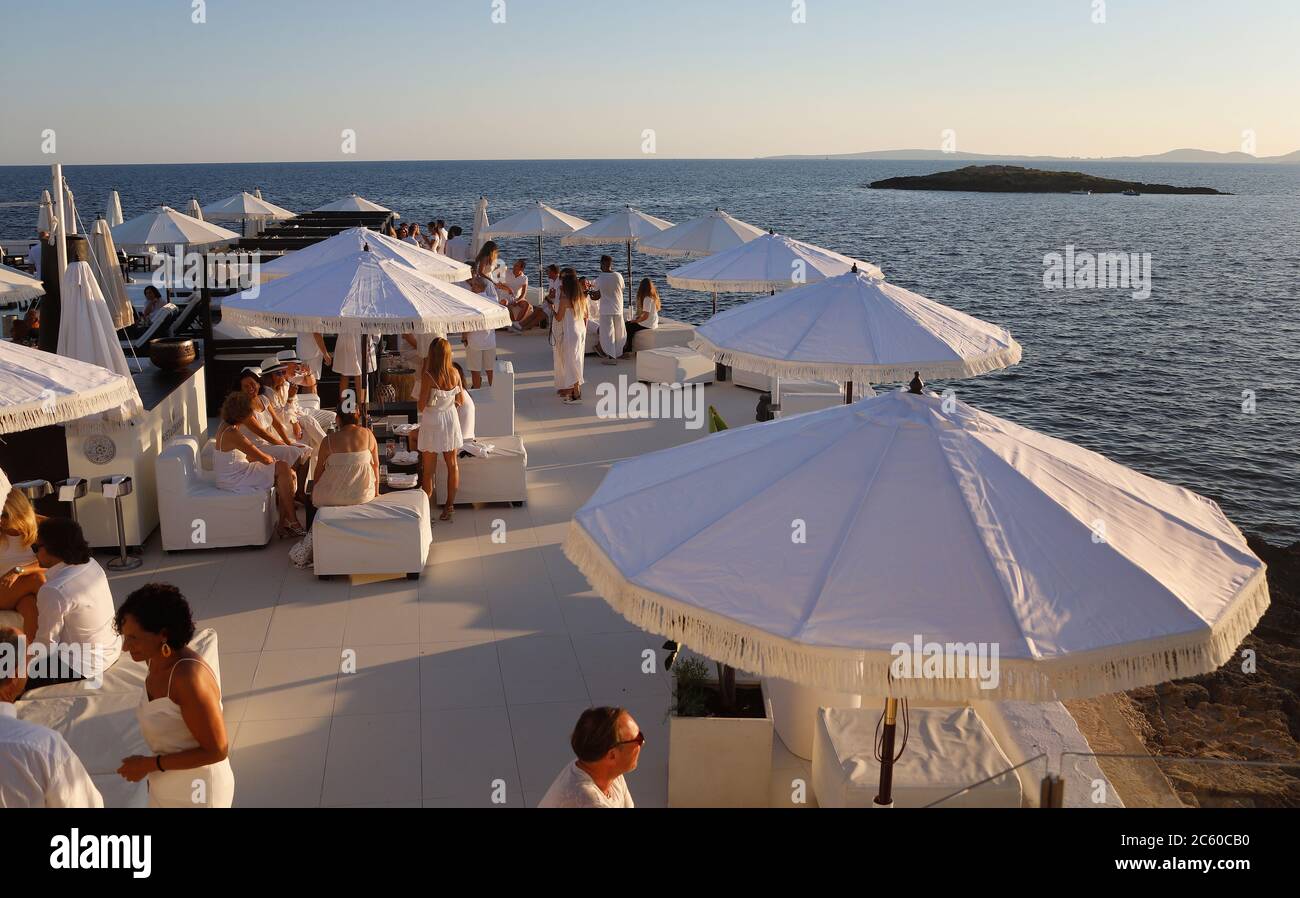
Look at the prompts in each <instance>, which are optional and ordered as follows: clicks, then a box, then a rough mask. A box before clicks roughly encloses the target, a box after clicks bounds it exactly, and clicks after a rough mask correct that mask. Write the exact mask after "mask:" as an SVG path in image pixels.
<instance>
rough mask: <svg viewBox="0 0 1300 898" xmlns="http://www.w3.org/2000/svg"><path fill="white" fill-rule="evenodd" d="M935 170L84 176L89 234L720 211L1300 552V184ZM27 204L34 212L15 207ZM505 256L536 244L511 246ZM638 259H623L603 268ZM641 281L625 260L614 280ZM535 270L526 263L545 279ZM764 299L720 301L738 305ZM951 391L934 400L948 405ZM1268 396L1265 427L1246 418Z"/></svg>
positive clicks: (14, 212) (279, 167) (9, 230)
mask: <svg viewBox="0 0 1300 898" xmlns="http://www.w3.org/2000/svg"><path fill="white" fill-rule="evenodd" d="M948 167H956V165H943V164H937V163H933V162H848V161H816V160H813V161H758V160H754V161H667V160H664V161H657V160H649V161H643V160H634V161H588V162H581V161H557V162H386V163H347V164H342V163H306V164H266V165H142V166H69V167H68V168H67V169H66V171H65V173H66V175H67V176H68V178H69V180H70V183H71V184H72V188H73V190H74V192H75V193H76V196H77V201H78V205H79V207H80V211H81V214H82V217H83V219H87V220H93V218H94V216H95V215H96V214H98V213H100V212H102V210H103V207H104V203H105V201H106V199H107V194H108V191H109V190H110V189H112V188H117V189H118V190H119V191H120V192H121V196H122V205H123V211H124V213H125V214H126V216H127V217H128V218H129V217H131V216H132V215H134V214H137V213H139V212H142V211H145V210H146V209H147V208H149V207H151V206H154V205H157V204H158V203H167V204H169V205H172V206H174V207H176V208H181V209H183V208H184V206H185V204H186V202H187V201H188V199H189V198H190V197H191V196H197V197H199V199H200V201H201V202H211V201H212V200H215V199H219V198H221V197H224V196H227V195H229V194H231V193H233V192H235V191H238V190H241V189H247V190H249V191H251V190H252V189H253V188H254V187H255V186H256V187H261V188H262V191H263V193H264V194H265V196H266V198H267V199H268V200H271V201H272V202H275V203H278V204H279V205H282V206H285V207H287V208H290V209H295V210H302V209H310V208H312V207H314V206H316V205H319V204H321V203H324V202H327V201H330V200H333V199H336V198H338V197H340V196H343V195H345V194H347V193H349V192H353V191H355V192H357V193H360V194H361V195H363V196H366V197H369V198H371V199H374V200H376V201H378V202H380V203H383V204H384V205H387V206H389V207H391V208H394V209H397V210H399V211H400V212H402V214H403V216H404V217H405V219H406V220H414V221H420V222H425V221H428V220H429V219H431V218H434V217H441V218H444V219H447V220H448V221H450V222H451V223H453V224H460V225H461V226H462V227H464V228H465V229H466V230H468V229H469V226H470V224H471V222H472V220H473V209H474V204H475V202H476V201H477V199H478V197H479V196H480V195H486V196H487V197H488V199H489V207H488V211H489V215H490V216H491V217H493V218H498V217H502V216H504V215H506V214H509V213H510V212H511V211H513V210H514V209H515V208H516V207H517V206H518V205H519V204H521V203H524V202H529V201H532V200H536V199H541V200H544V201H545V202H547V203H550V204H551V205H554V206H556V207H558V208H560V209H563V210H565V211H568V212H571V213H574V214H576V215H580V216H582V217H584V218H587V219H591V220H594V219H596V218H598V217H599V216H601V215H603V214H605V213H607V212H608V211H610V210H612V209H614V208H617V207H618V206H619V205H621V204H624V203H631V204H633V205H635V206H637V207H639V208H641V209H642V210H644V211H646V212H649V213H652V214H654V215H658V216H661V217H664V218H667V219H669V220H672V221H684V220H686V219H688V218H691V217H693V216H696V215H699V214H702V213H703V212H705V211H707V210H709V209H712V208H714V207H720V208H723V209H725V210H727V211H728V212H731V213H732V214H734V215H736V216H738V217H739V218H741V219H743V220H745V221H749V222H751V223H753V224H755V225H759V226H762V227H770V228H773V229H775V230H777V231H778V232H780V233H785V234H789V235H790V236H793V237H797V238H799V239H802V240H808V241H810V242H812V243H816V244H819V245H822V246H826V247H828V248H831V249H834V250H837V251H839V252H843V253H846V254H848V255H851V256H855V257H858V258H862V259H866V260H869V261H872V262H875V263H877V264H879V265H880V266H882V267H883V268H884V270H885V274H886V276H887V277H888V278H889V279H890V280H892V281H894V282H896V283H898V284H900V285H902V286H905V287H908V288H910V289H913V290H917V291H919V292H921V293H923V294H925V295H926V296H929V297H932V298H933V299H936V300H938V301H940V302H943V303H946V304H948V305H951V306H954V307H956V308H959V309H962V310H964V311H966V312H969V313H971V314H973V315H976V316H979V317H981V318H985V319H987V320H989V321H993V322H997V323H999V324H1001V325H1003V326H1005V327H1007V328H1009V329H1010V330H1011V332H1012V333H1013V334H1014V335H1015V336H1016V338H1017V339H1018V340H1019V341H1020V342H1021V344H1022V345H1023V346H1024V348H1025V357H1024V361H1023V362H1022V363H1021V364H1020V365H1018V366H1016V367H1015V368H1013V369H1011V370H1009V371H1005V372H1001V373H998V374H992V375H988V376H985V377H980V378H975V379H972V380H967V381H962V382H960V383H954V384H952V386H953V387H954V388H956V389H957V391H958V395H959V396H960V397H961V398H962V399H964V400H966V401H968V402H972V403H974V404H976V405H978V406H980V407H982V408H985V409H987V410H989V411H991V412H993V413H995V414H998V415H1002V416H1005V417H1007V418H1010V419H1012V420H1015V421H1017V422H1019V423H1021V424H1024V425H1027V426H1029V427H1033V428H1035V429H1037V430H1041V431H1043V432H1045V433H1049V434H1052V435H1054V436H1058V437H1062V438H1064V439H1067V440H1071V441H1073V442H1076V443H1079V444H1081V445H1083V446H1086V447H1088V448H1090V449H1094V450H1096V451H1098V452H1102V453H1104V454H1106V455H1108V456H1110V457H1111V458H1113V459H1115V460H1117V461H1119V462H1122V463H1124V464H1127V465H1130V466H1132V467H1134V468H1137V469H1139V470H1141V471H1144V472H1146V473H1148V474H1151V475H1154V476H1156V477H1160V478H1162V479H1165V480H1170V481H1173V482H1176V483H1180V484H1184V485H1186V486H1188V487H1190V488H1192V489H1194V490H1196V491H1198V492H1200V493H1203V494H1205V495H1207V496H1210V497H1212V498H1214V499H1215V500H1217V501H1218V502H1220V503H1221V504H1222V506H1223V508H1224V510H1225V511H1226V512H1227V513H1228V515H1229V516H1230V517H1231V518H1232V519H1233V520H1234V521H1235V522H1236V523H1237V524H1238V525H1239V526H1241V527H1242V528H1243V529H1246V530H1251V531H1255V532H1259V533H1261V534H1263V535H1265V536H1267V537H1269V538H1270V539H1271V540H1272V541H1274V542H1290V541H1293V540H1296V539H1300V299H1298V298H1297V296H1298V294H1300V166H1271V165H1186V164H1184V165H1161V164H1151V163H1145V164H1125V163H1085V162H1079V163H1070V164H1043V165H1040V167H1051V168H1063V169H1071V170H1082V171H1087V172H1090V173H1093V174H1098V175H1102V176H1107V177H1119V178H1128V179H1134V180H1141V181H1147V182H1159V183H1172V184H1200V185H1207V186H1211V187H1216V188H1219V189H1221V190H1227V191H1230V192H1231V193H1232V194H1233V195H1232V196H1224V197H1200V196H1195V197H1172V196H1142V197H1136V198H1134V197H1123V196H1092V197H1080V196H1069V195H1065V196H1060V195H1040V196H1034V195H997V194H977V193H929V192H906V191H875V190H868V189H865V188H864V187H863V185H864V184H865V183H866V182H868V181H871V180H875V179H878V178H885V177H892V176H895V175H904V174H923V173H926V172H929V171H935V170H938V169H940V168H948ZM48 185H49V175H48V169H43V168H33V167H0V240H2V239H3V237H6V236H7V237H28V236H30V235H31V233H32V228H33V223H34V221H35V215H36V208H35V205H34V203H35V199H36V198H37V197H38V196H39V194H40V191H41V189H42V188H44V187H48ZM14 203H30V204H29V205H21V206H20V205H10V204H14ZM1067 244H1073V245H1074V246H1075V247H1076V248H1077V250H1080V251H1083V250H1086V251H1090V252H1102V251H1114V252H1129V253H1150V254H1151V260H1152V268H1153V289H1152V292H1151V295H1150V297H1149V298H1146V299H1134V298H1132V296H1131V295H1130V291H1129V290H1124V289H1122V290H1048V289H1046V288H1045V287H1044V286H1043V271H1044V255H1045V254H1047V253H1051V252H1063V251H1064V248H1065V246H1066V245H1067ZM504 250H505V254H506V256H507V257H511V256H516V255H522V256H527V257H528V258H529V259H530V263H531V260H532V259H533V258H534V256H535V252H536V250H535V241H531V240H521V241H506V242H505V243H504ZM544 251H545V253H546V258H547V260H548V261H561V262H564V263H571V264H574V265H576V266H578V267H579V268H580V270H593V271H594V269H595V262H596V259H597V257H598V256H599V254H600V252H601V251H602V249H601V248H597V247H574V248H570V247H561V246H560V245H559V242H558V241H547V244H546V246H545V250H544ZM606 251H608V252H611V253H612V254H614V255H615V257H616V258H618V259H620V260H621V259H622V252H623V251H622V250H621V249H620V248H610V249H609V250H606ZM633 262H634V267H635V272H636V275H637V277H640V276H641V275H642V274H648V275H650V276H652V277H654V278H655V279H656V281H657V282H658V284H659V286H660V288H661V292H662V293H663V296H664V300H665V304H666V307H667V311H668V313H669V314H670V315H673V316H676V317H680V318H685V319H687V320H691V321H701V320H703V319H704V318H705V317H707V316H708V314H709V303H710V298H709V297H708V296H707V295H703V294H694V293H689V292H686V291H677V290H673V289H670V288H667V285H666V282H665V281H664V274H665V273H666V272H667V271H668V270H669V269H670V268H672V267H675V266H676V264H680V263H674V262H671V261H669V260H666V259H660V258H658V257H654V256H644V255H639V254H638V255H636V256H634V259H633ZM623 264H624V263H623V262H622V261H620V262H619V266H620V268H621V266H622V265H623ZM530 272H531V264H530ZM749 298H750V297H745V296H734V297H720V298H719V302H720V306H721V307H726V306H727V305H729V304H731V303H737V302H744V301H746V300H747V299H749ZM942 386H943V385H942V384H936V387H939V388H941V387H942ZM1247 390H1249V391H1253V393H1254V396H1255V402H1256V406H1255V411H1254V413H1253V414H1249V413H1245V412H1243V409H1242V403H1243V396H1242V394H1243V391H1247Z"/></svg>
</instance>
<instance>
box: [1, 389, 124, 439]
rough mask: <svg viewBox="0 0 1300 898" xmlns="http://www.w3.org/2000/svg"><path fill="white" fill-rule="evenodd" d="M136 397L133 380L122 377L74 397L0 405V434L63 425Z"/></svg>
mask: <svg viewBox="0 0 1300 898" xmlns="http://www.w3.org/2000/svg"><path fill="white" fill-rule="evenodd" d="M136 398H137V397H136V392H135V382H134V381H132V380H131V378H129V377H123V378H122V379H121V380H120V381H114V382H112V383H109V384H105V385H103V386H100V387H96V388H95V389H93V390H87V391H85V392H82V393H78V394H77V395H75V396H59V397H57V398H56V399H55V400H54V402H53V403H44V402H28V403H24V404H23V405H18V406H11V407H0V433H14V432H16V431H20V430H31V429H33V428H36V427H46V426H48V425H50V424H64V423H67V422H69V421H74V420H76V419H78V418H84V417H86V416H88V415H94V414H97V413H99V412H102V411H104V410H105V407H106V406H107V407H110V408H111V407H114V406H119V405H123V404H125V403H127V402H129V401H131V400H133V399H136ZM137 401H138V400H137Z"/></svg>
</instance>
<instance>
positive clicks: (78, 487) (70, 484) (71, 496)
mask: <svg viewBox="0 0 1300 898" xmlns="http://www.w3.org/2000/svg"><path fill="white" fill-rule="evenodd" d="M88 487H89V484H87V483H86V478H84V477H69V478H68V479H67V480H60V481H59V501H60V502H67V503H68V504H70V505H71V506H72V520H74V521H76V522H77V523H81V522H80V521H79V520H78V519H77V500H78V499H80V498H81V497H83V496H85V495H86V493H87V492H88Z"/></svg>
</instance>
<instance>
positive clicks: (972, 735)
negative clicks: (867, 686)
mask: <svg viewBox="0 0 1300 898" xmlns="http://www.w3.org/2000/svg"><path fill="white" fill-rule="evenodd" d="M883 706H884V702H883V700H882V701H880V702H879V703H876V702H872V703H871V707H867V708H821V709H820V710H818V712H817V728H816V736H815V739H814V741H813V757H812V784H813V791H814V793H815V794H816V796H817V804H818V806H819V807H823V808H869V807H871V806H872V802H873V800H874V799H875V797H876V794H877V792H878V791H879V787H880V764H879V762H877V761H876V754H875V750H876V749H875V745H876V724H877V722H878V721H879V719H880V714H881V709H882V708H883ZM910 719H911V729H910V731H909V733H908V740H907V747H906V750H905V751H904V752H903V754H902V757H900V758H899V760H898V762H897V763H895V765H894V779H893V799H894V807H901V808H919V807H925V806H926V805H929V804H931V803H933V802H936V801H939V800H940V799H946V800H944V801H943V802H942V804H941V805H940V806H941V807H981V808H987V807H996V808H1018V807H1020V804H1021V802H1020V795H1021V790H1020V779H1019V777H1018V776H1017V775H1016V774H1015V773H1014V772H1011V773H1007V771H1008V770H1009V769H1010V767H1011V762H1010V761H1009V760H1007V756H1006V754H1004V753H1003V751H1002V749H1001V747H1000V746H999V745H998V743H997V740H995V739H994V738H993V735H992V733H990V732H989V730H988V727H986V726H985V725H984V721H982V720H981V719H980V717H979V715H978V714H976V713H975V709H974V708H970V707H957V708H952V707H949V708H915V707H913V708H912V709H911V711H910ZM901 738H902V721H901V720H900V721H899V739H900V740H901ZM899 744H900V745H901V741H900V743H899ZM990 777H993V778H994V779H993V780H992V782H987V783H983V784H982V785H980V786H977V787H975V788H973V789H971V790H970V791H969V792H966V793H965V794H963V795H959V796H956V797H952V798H948V796H951V795H952V794H953V793H955V792H958V791H959V790H961V789H964V788H966V787H968V786H973V785H974V784H975V783H979V782H981V781H982V780H985V779H988V778H990Z"/></svg>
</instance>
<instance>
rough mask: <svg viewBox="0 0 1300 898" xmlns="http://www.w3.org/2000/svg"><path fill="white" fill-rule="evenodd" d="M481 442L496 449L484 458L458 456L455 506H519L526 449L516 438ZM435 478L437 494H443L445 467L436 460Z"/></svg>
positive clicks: (523, 495) (525, 483)
mask: <svg viewBox="0 0 1300 898" xmlns="http://www.w3.org/2000/svg"><path fill="white" fill-rule="evenodd" d="M479 442H481V443H491V444H493V445H494V446H495V447H496V448H495V449H493V451H492V454H491V455H488V456H487V457H486V458H477V457H475V456H472V455H471V456H461V457H460V458H458V459H457V460H456V461H457V465H458V467H459V468H460V488H459V489H458V490H457V491H456V504H457V505H462V504H470V503H473V502H513V503H515V504H517V505H519V504H523V503H524V502H525V501H527V499H528V450H527V449H526V448H524V441H523V440H522V439H520V438H519V437H517V436H500V437H484V438H482V439H481V440H479ZM434 476H435V484H436V490H437V495H439V496H446V495H447V468H446V466H445V465H444V464H443V463H442V460H441V459H439V460H438V470H437V473H436V474H435V475H434Z"/></svg>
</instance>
